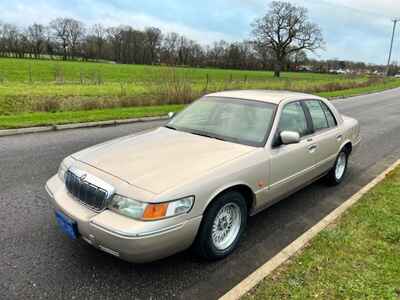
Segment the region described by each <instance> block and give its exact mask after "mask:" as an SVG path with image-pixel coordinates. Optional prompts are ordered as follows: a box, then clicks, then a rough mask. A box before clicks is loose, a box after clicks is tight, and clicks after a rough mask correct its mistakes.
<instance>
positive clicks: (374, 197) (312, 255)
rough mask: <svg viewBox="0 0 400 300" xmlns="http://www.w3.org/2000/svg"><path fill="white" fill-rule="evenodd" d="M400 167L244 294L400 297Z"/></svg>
mask: <svg viewBox="0 0 400 300" xmlns="http://www.w3.org/2000/svg"><path fill="white" fill-rule="evenodd" d="M399 197H400V168H397V169H396V170H395V171H393V172H392V173H390V174H389V175H388V176H387V177H386V179H385V180H384V181H382V182H381V183H380V184H378V185H377V186H376V187H375V188H373V189H372V190H371V191H370V192H369V193H367V194H366V195H365V196H364V197H363V198H362V199H361V200H360V201H359V202H358V203H357V204H356V205H355V206H354V207H352V208H351V209H350V210H349V211H348V212H347V213H346V214H345V215H344V216H343V217H342V218H341V219H340V220H338V222H337V224H334V225H332V226H330V227H328V228H327V229H325V230H324V231H322V232H321V233H320V234H319V235H318V236H317V237H316V238H315V239H314V240H313V241H312V242H311V243H310V245H309V246H308V247H307V248H305V249H304V250H303V251H302V252H301V253H299V254H298V255H297V256H296V257H294V258H293V259H292V260H291V261H290V262H289V263H287V264H285V265H283V266H281V267H280V268H278V269H277V270H276V271H275V272H274V273H273V274H272V275H271V276H269V277H268V278H267V279H265V280H264V281H263V282H261V283H260V284H259V285H258V286H257V287H256V288H255V289H254V290H253V291H252V292H250V293H249V294H248V295H246V296H245V297H244V298H245V299H311V298H317V299H399V297H400V256H399V252H400V201H399Z"/></svg>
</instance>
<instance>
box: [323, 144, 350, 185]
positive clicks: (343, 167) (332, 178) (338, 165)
mask: <svg viewBox="0 0 400 300" xmlns="http://www.w3.org/2000/svg"><path fill="white" fill-rule="evenodd" d="M348 161H349V154H348V151H346V149H342V150H341V151H340V152H339V154H338V156H337V158H336V161H335V165H334V166H333V168H332V169H331V170H330V171H329V173H328V175H327V180H328V183H329V184H330V185H332V186H334V185H339V184H340V183H342V181H343V179H344V177H345V175H346V171H347V165H348Z"/></svg>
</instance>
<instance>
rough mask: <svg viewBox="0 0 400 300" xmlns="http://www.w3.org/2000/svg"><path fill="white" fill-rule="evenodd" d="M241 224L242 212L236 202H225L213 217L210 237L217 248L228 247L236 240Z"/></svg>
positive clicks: (223, 248)
mask: <svg viewBox="0 0 400 300" xmlns="http://www.w3.org/2000/svg"><path fill="white" fill-rule="evenodd" d="M241 226H242V212H241V210H240V208H239V206H238V205H237V204H236V203H232V202H231V203H227V204H225V205H224V206H223V207H222V208H221V209H220V210H219V212H218V214H217V216H216V217H215V219H214V222H213V226H212V230H211V238H212V242H213V244H214V246H215V248H217V249H218V250H225V249H227V248H229V247H230V246H231V245H232V244H233V243H234V241H235V240H236V238H237V236H238V234H239V232H240V227H241Z"/></svg>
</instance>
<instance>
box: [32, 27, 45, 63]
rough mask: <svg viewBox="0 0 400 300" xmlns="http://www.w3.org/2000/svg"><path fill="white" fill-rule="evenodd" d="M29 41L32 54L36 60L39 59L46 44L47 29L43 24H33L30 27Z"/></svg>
mask: <svg viewBox="0 0 400 300" xmlns="http://www.w3.org/2000/svg"><path fill="white" fill-rule="evenodd" d="M27 36H28V40H29V43H30V45H31V49H32V50H31V52H32V53H33V55H34V57H35V58H39V57H40V54H41V53H42V51H43V47H44V44H45V42H46V35H45V27H44V26H43V25H41V24H36V23H35V24H33V25H31V26H29V27H28V32H27Z"/></svg>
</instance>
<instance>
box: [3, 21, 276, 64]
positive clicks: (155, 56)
mask: <svg viewBox="0 0 400 300" xmlns="http://www.w3.org/2000/svg"><path fill="white" fill-rule="evenodd" d="M0 56H1V57H15V58H44V57H45V58H50V59H56V58H57V59H59V58H61V59H63V60H77V59H79V60H84V61H87V60H109V61H114V62H116V63H122V64H148V65H157V64H165V65H178V66H191V67H217V68H232V69H265V68H271V66H272V64H273V58H272V57H271V56H270V55H269V54H268V53H260V52H258V51H257V49H256V48H255V47H254V45H253V43H252V42H250V41H243V42H233V43H229V42H226V41H219V42H215V43H214V44H213V45H206V46H204V45H201V44H200V43H198V42H196V41H194V40H191V39H189V38H187V37H185V36H183V35H181V34H179V33H176V32H168V33H163V32H162V31H161V30H160V29H159V28H156V27H148V28H145V29H144V30H138V29H135V28H133V27H131V26H118V27H105V26H103V25H102V24H95V25H92V26H87V25H85V24H84V23H83V22H81V21H79V20H75V19H72V18H57V19H54V20H53V21H51V22H50V23H49V24H46V25H44V24H37V23H35V24H32V25H30V26H28V27H26V28H20V27H18V26H16V25H14V24H7V23H1V22H0Z"/></svg>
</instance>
